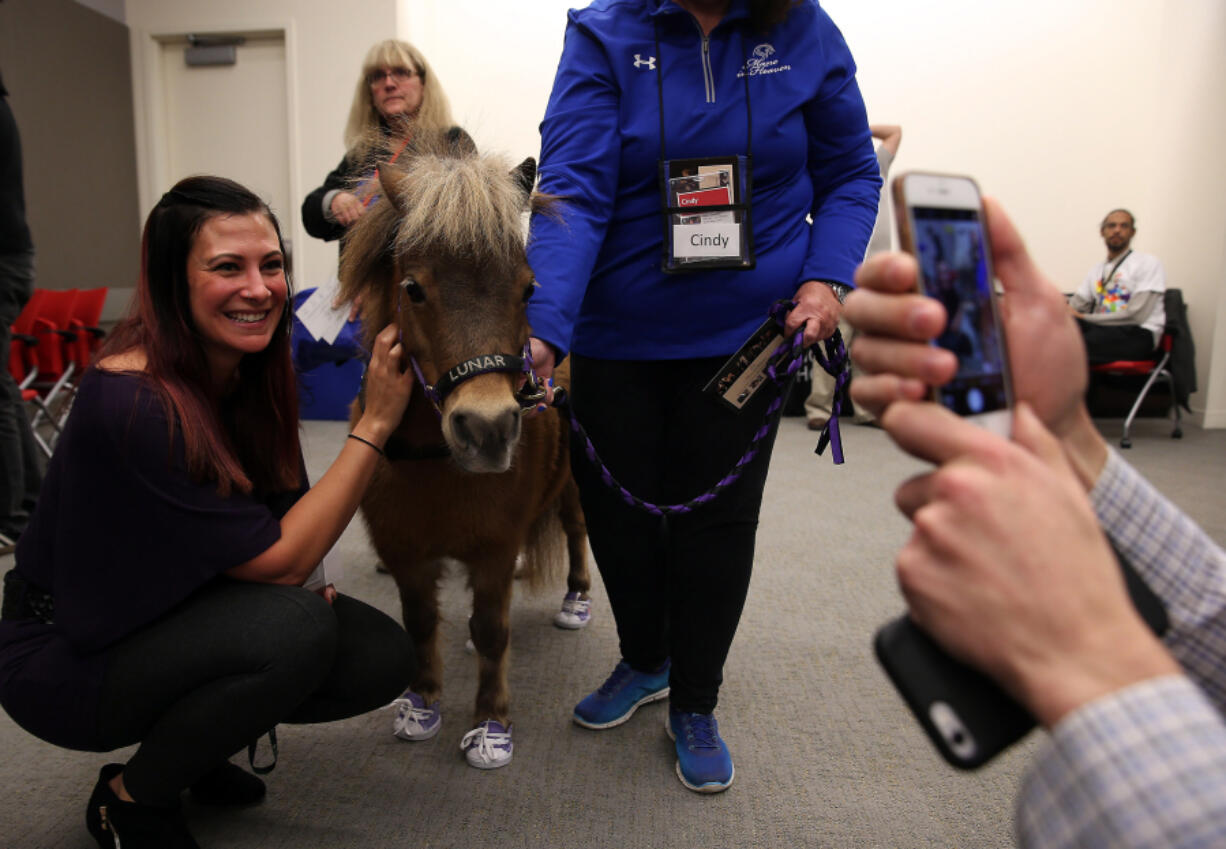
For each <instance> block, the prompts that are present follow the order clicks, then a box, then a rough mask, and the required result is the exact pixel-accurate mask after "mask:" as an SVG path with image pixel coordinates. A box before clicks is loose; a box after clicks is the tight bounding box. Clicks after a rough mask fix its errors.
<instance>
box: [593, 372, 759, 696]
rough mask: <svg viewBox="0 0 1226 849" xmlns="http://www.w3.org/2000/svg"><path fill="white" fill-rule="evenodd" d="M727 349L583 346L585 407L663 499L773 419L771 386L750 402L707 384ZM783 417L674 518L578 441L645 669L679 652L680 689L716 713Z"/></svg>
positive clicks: (636, 481)
mask: <svg viewBox="0 0 1226 849" xmlns="http://www.w3.org/2000/svg"><path fill="white" fill-rule="evenodd" d="M724 359H725V358H723V357H717V358H707V359H695V360H677V361H653V362H642V361H614V360H595V359H591V358H588V357H582V356H578V355H574V356H572V360H573V363H572V370H573V384H574V391H573V396H572V397H573V401H572V403H573V408H574V410H575V414H576V416H577V417H578V419H579V421H580V422H581V423H582V424H583V426H584V428H585V429H586V430H587V432H588V433H589V435H591V437H592V441H593V442H594V444H595V446H596V450H597V451H598V452H600V454H601V456H602V458H603V459H604V460H605V462H606V465H607V466H608V467H609V469H610V470H611V471H612V473H613V475H614V477H616V478H617V479H618V480H619V481H620V482H621V483H622V485H623V486H625V487H626V488H627V489H628V490H630V491H631V492H633V493H634V494H635V495H638V496H639V497H641V498H644V499H646V500H649V501H654V502H656V503H677V502H683V501H686V500H687V499H690V498H692V497H694V496H696V495H699V494H700V493H702V492H703V491H705V490H706V489H707V488H708V487H710V486H711V485H713V484H714V483H716V482H717V481H719V480H720V479H721V478H723V477H724V475H725V474H727V472H728V471H729V470H731V469H732V467H733V465H734V463H736V461H737V460H738V459H739V458H740V456H741V455H742V453H743V452H744V450H745V448H746V446H747V445H748V444H749V441H750V439H751V437H752V436H753V434H754V432H755V431H756V430H757V429H758V428H759V427H760V426H761V425H762V422H763V413H764V411H765V409H766V407H767V406H768V404H769V402H770V400H771V395H772V391H771V388H770V387H769V386H768V387H767V388H764V389H763V390H761V391H759V393H758V395H757V396H756V397H755V398H754V399H752V400H751V402H750V403H749V404H748V405H746V407H745V408H744V409H743V410H742V411H741V412H740V413H739V414H735V413H732V412H731V411H730V410H727V409H725V408H724V407H723V406H721V405H720V404H719V403H718V402H717V401H715V400H714V399H712V398H710V397H708V396H706V395H704V394H703V393H702V387H703V386H704V385H705V384H706V383H707V381H708V380H710V378H711V377H712V376H713V375H714V374H715V373H716V371H717V370H718V369H719V367H720V365H722V363H723V362H724ZM777 424H778V419H776V420H775V425H773V426H772V428H771V430H770V433H769V435H767V436H766V437H765V438H764V439H763V440H762V442H761V443H760V446H759V450H758V453H757V456H756V457H755V458H754V459H753V460H752V461H751V462H750V463H749V464H747V465H746V466H745V469H744V473H743V474H742V476H741V478H740V480H738V481H737V482H736V483H735V484H733V485H732V486H731V487H729V488H728V489H726V490H724V491H723V492H722V493H721V494H720V496H719V497H718V498H717V499H715V500H714V501H712V502H710V503H709V504H707V505H705V506H703V507H700V508H698V509H696V510H695V511H694V512H692V513H688V514H684V515H672V516H669V517H668V518H667V520H664V521H662V520H661V519H659V518H657V517H655V516H652V515H650V514H648V513H645V512H643V511H641V510H639V509H637V508H634V507H630V506H628V505H627V504H626V503H625V502H624V501H622V499H621V497H620V496H619V495H617V494H616V493H614V492H613V491H612V490H610V489H609V488H608V487H607V486H606V485H605V484H604V483H603V482H602V481H601V480H600V477H599V475H598V474H597V473H596V471H595V469H594V468H593V466H592V465H591V463H590V462H589V461H588V459H587V458H586V456H584V447H583V445H582V444H581V442H580V441H579V440H574V441H572V446H571V464H572V467H573V469H574V475H575V479H576V481H577V482H578V484H579V488H580V493H581V495H582V500H583V511H584V513H585V515H586V517H587V529H588V536H589V539H590V541H591V544H592V552H593V554H595V556H596V565H597V566H598V567H599V569H600V575H601V577H602V578H603V580H604V585H605V589H606V590H607V591H608V594H609V603H610V604H611V605H612V607H613V616H614V618H615V619H616V620H617V634H618V638H619V640H620V647H621V654H622V657H623V658H624V659H625V660H626V662H627V663H629V664H630V665H631V666H633V667H634V668H636V669H640V670H648V669H654V668H656V667H658V666H659V665H660V664H661V663H662V662H663V661H664V659H665V658H668V657H671V659H672V672H671V675H670V678H671V680H670V686H671V694H670V700H671V703H672V705H673V706H674V707H676V708H677V709H679V710H684V711H694V712H697V713H711V712H712V711H714V710H715V705H716V702H717V701H718V698H719V687H720V684H721V683H722V681H723V668H724V660H725V659H726V658H727V656H728V650H729V648H730V647H731V646H732V638H733V636H734V635H735V634H736V628H737V624H738V623H739V622H740V618H741V610H742V609H743V607H744V605H745V596H746V593H747V592H748V590H749V577H750V574H751V572H752V571H753V556H754V537H755V535H756V534H757V529H758V508H759V507H760V506H761V503H762V490H763V488H764V486H765V484H766V473H767V469H768V467H769V465H770V454H771V448H772V447H773V445H774V441H775V428H776V426H777Z"/></svg>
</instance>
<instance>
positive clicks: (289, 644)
mask: <svg viewBox="0 0 1226 849" xmlns="http://www.w3.org/2000/svg"><path fill="white" fill-rule="evenodd" d="M141 252H142V255H141V273H140V280H139V285H138V290H137V296H136V299H135V301H134V305H133V308H132V312H131V315H130V316H129V317H128V318H127V319H126V320H125V321H124V322H122V323H121V324H120V326H119V327H118V328H116V330H115V332H114V333H113V334H112V335H111V336H110V338H109V339H108V341H107V343H106V345H105V347H104V348H103V350H102V351H101V352H100V354H99V358H98V360H97V361H96V364H95V365H94V367H92V368H91V369H89V370H88V371H87V372H86V373H85V375H84V377H83V378H82V380H81V383H80V389H79V392H78V394H77V397H76V400H75V403H74V406H73V410H72V413H71V415H70V416H69V419H68V422H67V423H66V425H65V428H64V432H63V434H62V435H61V437H60V440H59V442H58V444H57V447H56V451H55V455H54V456H53V457H52V459H51V463H50V467H49V469H48V472H47V476H46V480H45V484H44V488H43V494H42V498H41V500H40V502H39V507H38V511H37V513H36V514H35V516H34V517H33V518H32V519H31V521H30V524H29V527H28V529H27V530H26V532H25V533H24V534H23V535H22V537H21V541H20V543H19V545H18V549H17V556H16V568H14V569H13V570H12V571H10V572H9V573H8V575H6V577H5V586H4V606H3V617H2V618H0V705H3V707H4V709H5V710H6V711H7V712H8V714H9V715H10V716H11V717H12V718H13V719H14V720H15V721H16V722H17V723H18V724H19V725H21V726H22V727H23V728H25V729H26V730H27V731H29V732H30V733H32V734H34V735H36V736H38V737H40V738H42V739H43V740H46V741H48V742H50V743H53V744H55V745H58V746H64V747H67V748H70V749H79V750H85V751H96V752H105V751H110V750H113V749H117V748H120V747H124V746H129V745H132V744H139V746H138V748H137V749H136V752H135V754H133V755H132V757H131V759H130V760H128V762H127V763H126V764H108V765H107V766H105V767H103V768H102V772H101V775H100V777H99V779H98V784H97V786H96V787H95V788H94V791H93V795H92V796H91V798H90V800H89V805H88V809H87V811H86V825H87V827H88V828H89V831H90V833H91V834H92V835H93V836H94V838H95V839H96V840H97V841H98V844H99V845H100V846H104V847H111V846H118V845H119V844H120V843H121V842H122V845H123V847H124V849H139V847H155V846H156V847H159V849H166V847H195V846H197V844H196V842H195V841H194V840H193V838H192V837H191V835H190V833H189V832H188V829H187V825H186V822H185V821H184V818H183V815H182V812H181V810H180V807H179V796H180V793H181V792H182V791H183V790H184V789H187V788H191V789H192V791H193V793H194V794H195V795H196V796H197V797H198V798H203V799H205V800H211V801H215V802H220V803H226V802H230V803H242V802H252V801H256V800H257V799H259V798H260V797H262V796H263V792H264V788H263V784H262V782H261V781H260V780H259V779H257V778H255V776H252V775H250V774H248V773H246V772H244V771H243V770H241V769H240V768H239V767H237V766H235V765H233V764H230V763H229V761H228V758H229V757H230V756H231V755H233V754H234V753H236V752H238V751H240V750H242V749H243V748H245V747H246V746H247V745H248V744H249V743H250V742H251V741H253V740H256V739H257V738H259V737H260V735H262V734H263V733H265V732H267V731H268V730H269V729H271V728H273V726H275V725H276V724H277V723H308V722H326V721H330V720H336V719H342V718H345V717H349V716H353V715H355V714H359V713H363V712H365V711H368V710H371V709H372V708H375V707H378V706H379V705H382V704H385V703H387V702H389V701H390V700H391V699H393V698H395V697H396V696H397V695H398V694H399V693H400V692H401V690H403V689H404V687H405V686H406V685H407V683H408V681H409V679H410V678H411V676H412V673H413V668H414V663H415V660H414V650H413V646H412V644H411V643H410V641H409V639H408V637H407V635H406V634H405V633H404V631H403V630H402V629H401V628H400V626H399V625H398V624H396V623H395V622H394V621H393V620H391V619H390V618H388V617H387V616H385V615H384V614H382V613H380V612H378V611H376V610H375V609H374V608H372V607H369V606H367V605H366V604H363V603H362V602H360V601H357V600H355V599H352V598H347V597H346V596H343V595H338V594H337V593H336V591H335V590H334V589H333V588H332V587H330V586H327V587H324V588H322V589H320V590H319V591H318V592H315V591H312V590H309V589H305V588H304V587H303V586H302V585H303V584H304V582H306V579H307V578H308V576H310V575H311V574H312V572H313V571H314V570H315V568H316V566H317V565H318V564H319V562H320V561H321V559H322V558H323V556H324V554H325V553H326V552H327V551H328V549H329V548H331V547H332V545H333V544H334V543H335V542H336V540H337V538H338V537H339V536H340V534H341V532H342V531H343V530H344V528H345V526H346V525H347V524H348V523H349V520H350V519H351V518H352V517H353V514H354V512H355V511H356V509H357V505H358V501H359V499H360V498H361V495H362V492H363V490H364V489H365V487H366V485H367V483H368V481H369V480H370V478H371V475H372V473H373V472H374V469H375V465H376V463H378V462H381V456H380V454H381V450H380V448H381V446H382V444H383V442H384V441H385V440H386V438H387V436H388V434H389V433H390V432H391V429H392V428H393V427H394V426H395V424H396V423H397V422H398V421H399V420H400V416H401V414H402V413H403V411H404V408H405V405H406V404H407V403H408V399H409V395H410V393H411V391H412V383H411V374H410V375H405V374H404V373H403V372H402V370H401V367H400V359H401V351H400V346H399V344H398V343H397V338H396V333H395V329H394V328H388V329H387V330H385V331H384V332H383V333H381V334H380V335H379V337H378V340H377V342H376V344H375V346H374V350H373V351H372V352H371V362H370V367H369V371H368V374H367V378H366V398H365V414H364V415H363V416H362V418H361V420H360V421H359V422H358V423H357V425H356V426H355V427H354V430H353V434H352V436H353V438H352V439H347V440H345V445H344V447H343V448H342V450H341V452H340V455H339V456H338V457H337V459H336V460H335V461H334V462H333V464H332V466H331V468H329V469H328V471H327V473H326V474H324V475H323V477H322V478H320V479H319V481H318V482H317V483H316V484H315V485H314V486H310V487H308V483H307V480H306V469H305V466H304V464H303V460H302V452H301V447H300V444H299V438H298V413H297V396H296V392H295V383H294V374H293V370H292V367H291V364H290V340H289V328H290V321H291V317H290V314H289V311H288V308H287V298H288V295H289V282H288V279H287V274H286V258H285V255H284V248H283V245H282V241H281V235H280V229H279V226H278V224H277V220H276V218H275V217H274V216H273V214H272V212H271V211H270V210H269V208H268V206H267V205H265V204H264V203H263V202H262V201H261V200H260V199H259V198H257V197H256V196H255V195H253V194H252V193H251V192H250V191H248V190H247V189H245V188H243V187H242V186H240V185H238V184H237V183H234V182H231V181H229V180H224V179H220V178H216V177H192V178H188V179H186V180H183V181H182V182H180V183H178V184H177V185H176V186H175V187H174V188H173V189H171V190H170V191H169V192H167V193H166V194H165V195H164V196H163V197H162V199H161V201H160V202H159V203H158V204H157V206H156V207H155V208H154V210H153V211H152V212H151V213H150V214H149V218H148V220H147V221H146V224H145V230H144V236H143V239H142V245H141Z"/></svg>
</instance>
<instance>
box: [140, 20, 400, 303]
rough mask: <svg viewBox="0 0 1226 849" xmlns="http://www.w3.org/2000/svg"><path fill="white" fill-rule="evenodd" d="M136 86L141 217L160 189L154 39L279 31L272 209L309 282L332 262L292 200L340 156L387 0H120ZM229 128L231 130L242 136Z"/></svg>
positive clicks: (384, 31) (300, 280)
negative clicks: (279, 125) (279, 155)
mask: <svg viewBox="0 0 1226 849" xmlns="http://www.w3.org/2000/svg"><path fill="white" fill-rule="evenodd" d="M125 13H126V19H127V23H128V26H129V27H130V29H131V39H132V67H133V79H134V87H135V89H136V113H137V119H136V120H137V129H136V132H137V163H138V170H139V173H140V198H141V215H142V216H144V215H146V214H148V211H149V210H150V209H151V208H152V207H153V204H154V203H155V202H156V201H157V199H158V198H159V197H160V196H161V194H162V192H164V191H165V190H166V189H167V188H169V185H162V183H163V182H165V181H166V180H168V179H169V178H170V175H167V174H164V173H163V171H164V170H165V169H164V166H163V163H161V162H160V161H159V155H158V152H157V151H158V145H156V144H154V143H153V140H154V139H157V138H159V134H160V132H162V130H161V128H160V127H159V121H161V120H164V116H162V115H161V114H160V113H161V110H160V108H159V104H158V97H157V95H158V79H157V76H158V71H157V56H158V49H157V42H156V38H157V37H158V36H165V35H175V34H184V33H209V32H242V31H258V30H283V31H284V32H285V48H286V59H287V63H288V65H289V68H288V75H287V81H288V90H289V103H287V104H271V105H270V107H275V108H285V109H286V110H287V111H288V115H289V127H290V149H289V150H288V151H287V152H286V154H287V156H288V158H289V161H290V189H291V193H292V195H293V197H294V206H293V208H292V209H289V210H278V213H279V215H280V217H281V219H282V225H283V226H284V227H285V229H286V231H287V235H290V236H291V238H292V239H293V244H294V248H295V257H294V260H295V266H296V267H295V271H296V278H297V285H298V287H299V288H305V287H308V286H315V285H318V284H319V283H320V282H322V280H324V279H326V278H327V276H328V275H329V274H331V273H332V272H333V271H334V270H335V268H336V243H335V242H333V243H331V244H325V243H323V242H321V241H319V240H318V239H312V238H310V237H309V236H307V234H306V231H305V230H303V229H302V221H301V217H300V216H299V213H298V204H301V202H302V198H303V197H304V196H305V195H306V194H307V193H308V192H310V191H311V190H312V189H314V188H315V187H316V186H318V185H320V184H321V183H322V182H323V180H324V177H325V176H326V175H327V173H328V172H329V171H330V170H332V169H333V168H335V167H336V163H337V162H339V161H340V158H341V155H342V154H343V153H344V152H345V148H344V144H343V143H342V141H341V133H342V131H343V130H344V124H345V118H346V116H347V115H348V111H349V103H350V100H351V99H352V97H353V85H354V82H355V81H356V80H357V75H358V71H359V70H360V68H361V62H362V57H363V56H365V54H366V51H367V50H368V49H369V48H370V46H371V45H372V44H374V43H375V42H376V41H380V40H382V39H385V38H392V37H394V36H395V33H396V4H395V0H347V2H344V3H336V2H333V0H260V2H258V3H252V2H249V0H210V2H207V3H202V2H199V0H126V9H125ZM242 130H243V128H242V127H235V132H242Z"/></svg>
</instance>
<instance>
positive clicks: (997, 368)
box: [893, 172, 1013, 436]
mask: <svg viewBox="0 0 1226 849" xmlns="http://www.w3.org/2000/svg"><path fill="white" fill-rule="evenodd" d="M893 194H894V211H895V215H896V216H897V218H898V236H899V241H900V243H901V245H902V248H903V250H905V251H907V252H908V253H910V254H912V255H913V256H914V257H915V258H916V260H917V261H918V263H919V288H920V291H921V292H923V293H924V294H925V295H928V296H929V297H931V298H935V299H936V300H938V301H940V302H941V304H942V306H944V307H945V312H946V313H947V314H948V316H949V321H948V323H947V324H946V326H945V330H944V331H943V332H942V333H941V335H940V336H938V337H937V339H936V340H935V341H934V343H933V344H936V345H939V346H941V347H942V348H945V349H947V350H949V351H952V352H953V353H954V354H955V355H956V356H957V357H958V371H957V374H955V375H954V378H953V380H951V381H950V382H949V383H947V384H945V385H944V386H938V387H935V388H934V389H933V400H934V401H937V402H939V403H940V404H942V405H943V406H945V407H947V408H948V409H950V410H952V411H954V412H955V413H957V414H958V415H960V416H965V417H966V418H968V419H970V420H971V421H974V422H975V423H977V424H980V425H982V426H983V427H986V428H988V429H989V430H992V431H993V432H995V433H999V434H1001V435H1003V436H1008V435H1009V432H1010V424H1011V420H1012V414H1011V412H1010V411H1011V408H1012V406H1013V404H1012V395H1011V390H1010V383H1009V358H1008V356H1007V349H1006V347H1005V335H1004V330H1003V328H1002V327H1001V323H1000V319H999V316H998V315H997V311H996V299H995V297H994V296H993V280H994V279H995V278H994V277H993V275H992V256H991V253H992V252H991V248H990V246H989V244H988V238H987V231H986V230H985V228H984V223H983V222H984V216H983V204H982V202H981V200H980V197H979V187H978V186H977V185H976V184H975V181H974V180H972V179H971V178H970V177H956V176H951V175H946V174H925V173H919V172H909V173H906V174H902V175H900V176H899V177H896V178H895V179H894V182H893Z"/></svg>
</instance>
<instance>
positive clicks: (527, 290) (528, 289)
mask: <svg viewBox="0 0 1226 849" xmlns="http://www.w3.org/2000/svg"><path fill="white" fill-rule="evenodd" d="M538 285H539V284H538V283H537V282H536V281H535V280H533V281H532V282H531V283H529V284H528V285H527V286H525V287H524V303H525V304H526V303H528V301H530V300H532V293H533V291H535V289H536V287H537V286H538Z"/></svg>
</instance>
